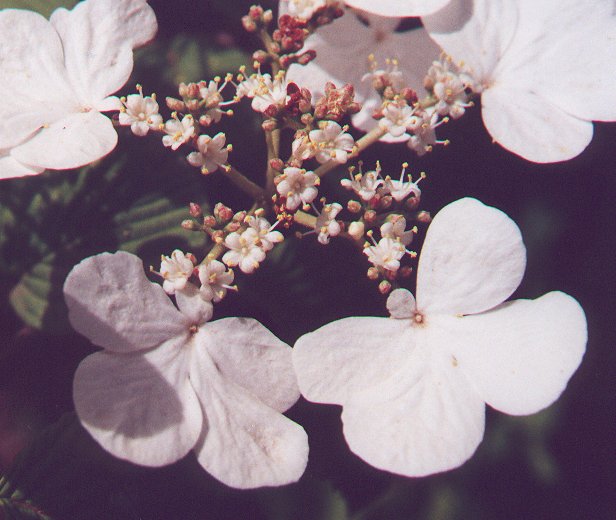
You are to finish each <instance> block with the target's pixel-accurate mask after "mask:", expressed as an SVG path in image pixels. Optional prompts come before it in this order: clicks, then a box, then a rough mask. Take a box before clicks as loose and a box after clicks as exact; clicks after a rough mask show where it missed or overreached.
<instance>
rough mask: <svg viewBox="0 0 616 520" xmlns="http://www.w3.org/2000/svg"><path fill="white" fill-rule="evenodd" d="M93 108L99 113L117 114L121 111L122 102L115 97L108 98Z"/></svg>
mask: <svg viewBox="0 0 616 520" xmlns="http://www.w3.org/2000/svg"><path fill="white" fill-rule="evenodd" d="M94 108H95V109H96V110H98V111H99V112H119V111H120V110H122V102H121V101H120V98H119V97H117V96H109V97H106V98H105V99H103V100H102V101H100V102H99V103H97V104H96V106H95V107H94Z"/></svg>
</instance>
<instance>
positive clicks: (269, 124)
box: [261, 119, 278, 132]
mask: <svg viewBox="0 0 616 520" xmlns="http://www.w3.org/2000/svg"><path fill="white" fill-rule="evenodd" d="M261 126H262V127H263V130H265V131H266V132H272V131H273V130H276V128H278V121H276V120H275V119H266V120H265V121H263V123H261Z"/></svg>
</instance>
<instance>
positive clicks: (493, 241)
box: [416, 198, 526, 314]
mask: <svg viewBox="0 0 616 520" xmlns="http://www.w3.org/2000/svg"><path fill="white" fill-rule="evenodd" d="M525 267H526V248H525V247H524V243H523V242H522V236H521V234H520V230H519V228H518V226H516V224H515V222H513V220H511V219H510V218H509V217H508V216H507V215H505V214H504V213H503V212H502V211H500V210H498V209H496V208H492V207H490V206H485V205H484V204H482V203H481V202H479V201H478V200H476V199H471V198H465V199H460V200H457V201H455V202H452V203H451V204H448V205H447V206H445V207H444V208H443V209H442V210H441V211H439V212H438V213H437V214H436V216H435V217H434V220H433V221H432V223H431V224H430V227H429V228H428V231H427V233H426V238H425V241H424V245H423V248H422V251H421V255H420V257H419V265H418V268H417V292H416V298H417V307H418V309H419V310H420V311H421V312H424V313H426V314H437V313H438V314H473V313H477V312H482V311H485V310H488V309H491V308H492V307H495V306H496V305H498V304H500V303H502V302H503V301H504V300H506V299H507V298H508V297H509V296H511V294H512V293H513V291H515V289H516V288H517V287H518V285H519V284H520V281H521V280H522V277H523V275H524V269H525Z"/></svg>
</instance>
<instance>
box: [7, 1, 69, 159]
mask: <svg viewBox="0 0 616 520" xmlns="http://www.w3.org/2000/svg"><path fill="white" fill-rule="evenodd" d="M0 77H1V78H2V81H1V82H0V100H1V101H0V148H11V147H13V146H15V145H17V144H19V143H20V142H21V141H23V140H24V139H25V138H27V137H28V136H29V135H31V134H32V133H33V132H35V131H36V130H38V129H39V128H40V127H41V126H42V125H43V124H49V123H51V122H53V121H55V120H56V119H57V118H58V117H61V115H62V114H63V113H65V112H66V111H68V110H69V107H71V106H72V105H76V103H75V102H74V101H73V100H72V97H74V94H73V93H72V90H71V88H70V86H69V84H68V80H67V77H66V71H65V69H64V53H63V49H62V42H61V41H60V39H59V38H58V35H57V33H56V32H55V31H54V29H53V27H52V26H51V24H50V23H49V22H48V21H47V20H46V19H45V18H43V17H42V16H40V15H39V14H36V13H33V12H30V11H22V10H14V9H4V10H2V11H0Z"/></svg>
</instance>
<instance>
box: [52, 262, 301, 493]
mask: <svg viewBox="0 0 616 520" xmlns="http://www.w3.org/2000/svg"><path fill="white" fill-rule="evenodd" d="M64 295H65V299H66V303H67V305H68V309H69V319H70V321H71V324H72V325H73V327H74V328H75V329H76V330H77V331H78V332H80V333H81V334H83V335H85V336H86V337H88V338H89V339H90V341H92V343H94V344H95V345H98V346H99V347H102V348H103V351H101V352H97V353H95V354H92V355H91V356H88V357H87V358H86V359H84V360H83V361H82V362H81V364H80V365H79V367H78V369H77V372H76V374H75V380H74V383H73V399H74V401H75V409H76V411H77V415H78V416H79V420H80V421H81V424H82V425H83V426H84V427H85V428H86V430H88V432H90V434H91V435H92V436H93V437H94V439H96V441H97V442H98V443H99V444H100V445H101V446H103V447H104V448H105V449H106V450H107V451H109V452H110V453H112V454H113V455H115V456H116V457H119V458H122V459H126V460H129V461H131V462H133V463H136V464H141V465H145V466H163V465H166V464H171V463H172V462H175V461H177V460H179V459H181V458H182V457H184V456H185V455H186V454H187V453H188V452H189V451H191V450H193V451H194V452H195V454H196V456H197V459H198V461H199V463H200V464H201V465H202V466H203V467H204V468H205V469H206V470H207V471H208V472H209V473H210V474H211V475H213V476H214V477H215V478H217V479H218V480H220V481H222V482H224V483H225V484H227V485H229V486H233V487H237V488H253V487H259V486H276V485H281V484H286V483H289V482H294V481H296V480H297V479H298V478H299V477H300V476H301V475H302V473H303V471H304V468H305V466H306V459H307V455H308V445H307V438H306V434H305V432H304V431H303V429H302V428H301V427H300V426H299V425H297V424H295V423H294V422H292V421H290V420H289V419H287V418H286V417H284V416H283V415H281V412H283V411H285V410H287V409H288V408H289V407H290V406H292V405H293V403H295V401H296V400H297V398H298V395H299V392H298V391H297V383H296V381H295V376H294V374H293V369H292V365H291V349H290V348H289V347H288V346H287V345H285V344H284V343H282V342H281V341H280V340H278V339H277V338H276V337H275V336H274V335H273V334H272V333H271V332H269V331H268V330H267V329H266V328H265V327H263V326H262V325H261V324H260V323H258V322H257V321H255V320H252V319H247V318H225V319H222V320H217V321H213V322H208V321H207V320H208V319H209V318H210V317H211V315H212V304H211V303H209V302H206V301H204V300H203V298H202V297H201V296H200V294H199V290H198V289H197V288H196V287H195V286H194V285H193V284H187V285H186V288H185V289H184V290H183V291H178V292H177V293H176V302H177V304H178V307H179V310H178V309H177V308H176V307H175V306H174V305H173V304H172V303H171V301H170V300H169V298H168V297H167V295H166V294H165V292H164V291H163V289H162V288H161V287H160V285H157V284H154V283H150V282H149V281H148V280H147V278H146V277H145V274H144V272H143V266H142V264H141V261H140V260H139V259H138V258H137V257H135V256H133V255H131V254H129V253H125V252H119V253H116V254H113V255H110V254H108V253H104V254H101V255H97V256H94V257H90V258H87V259H86V260H84V261H82V262H81V263H80V264H79V265H77V266H75V267H74V268H73V270H72V271H71V273H70V274H69V276H68V278H67V279H66V282H65V284H64Z"/></svg>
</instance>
